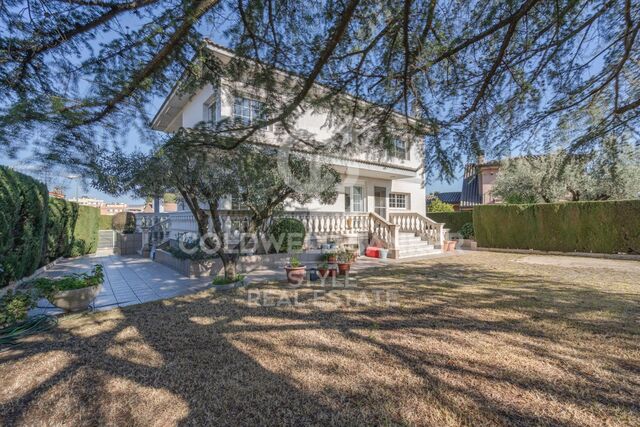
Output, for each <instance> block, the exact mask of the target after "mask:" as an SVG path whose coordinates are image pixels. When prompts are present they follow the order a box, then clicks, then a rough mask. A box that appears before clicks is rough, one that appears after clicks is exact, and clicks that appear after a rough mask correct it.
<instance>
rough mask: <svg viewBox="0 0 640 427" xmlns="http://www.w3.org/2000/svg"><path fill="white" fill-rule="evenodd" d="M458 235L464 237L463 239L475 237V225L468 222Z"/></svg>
mask: <svg viewBox="0 0 640 427" xmlns="http://www.w3.org/2000/svg"><path fill="white" fill-rule="evenodd" d="M458 233H460V234H461V235H462V238H463V239H471V238H472V237H473V224H472V223H470V222H467V223H466V224H464V225H463V226H462V228H460V230H459V231H458Z"/></svg>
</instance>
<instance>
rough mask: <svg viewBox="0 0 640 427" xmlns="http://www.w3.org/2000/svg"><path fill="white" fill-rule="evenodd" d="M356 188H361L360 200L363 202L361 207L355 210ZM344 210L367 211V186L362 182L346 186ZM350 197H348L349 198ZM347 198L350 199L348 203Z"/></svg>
mask: <svg viewBox="0 0 640 427" xmlns="http://www.w3.org/2000/svg"><path fill="white" fill-rule="evenodd" d="M354 187H355V188H359V189H360V197H361V199H360V202H361V207H360V209H358V210H354V209H353V200H354V197H353V195H354V191H353V189H354ZM344 196H345V199H344V211H345V212H348V213H362V212H366V211H367V194H366V188H365V186H364V185H362V184H357V185H352V186H349V187H344ZM347 197H348V199H347ZM347 200H348V201H349V202H348V203H347Z"/></svg>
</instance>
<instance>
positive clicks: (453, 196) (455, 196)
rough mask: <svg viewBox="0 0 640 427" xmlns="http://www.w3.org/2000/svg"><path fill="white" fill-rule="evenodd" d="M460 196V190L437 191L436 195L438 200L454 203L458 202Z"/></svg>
mask: <svg viewBox="0 0 640 427" xmlns="http://www.w3.org/2000/svg"><path fill="white" fill-rule="evenodd" d="M461 196H462V193H461V192H460V191H449V192H446V193H437V194H436V197H438V199H440V201H442V202H445V203H450V204H454V205H457V204H459V203H460V198H461Z"/></svg>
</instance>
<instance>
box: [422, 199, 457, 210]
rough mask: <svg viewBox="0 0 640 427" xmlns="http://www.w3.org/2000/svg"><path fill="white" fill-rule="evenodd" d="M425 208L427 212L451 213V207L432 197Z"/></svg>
mask: <svg viewBox="0 0 640 427" xmlns="http://www.w3.org/2000/svg"><path fill="white" fill-rule="evenodd" d="M427 208H428V209H427V210H428V211H429V212H453V205H451V204H449V203H445V202H443V201H442V200H440V199H438V197H434V198H433V199H432V200H431V203H430V204H429V206H427Z"/></svg>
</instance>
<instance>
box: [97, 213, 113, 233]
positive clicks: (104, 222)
mask: <svg viewBox="0 0 640 427" xmlns="http://www.w3.org/2000/svg"><path fill="white" fill-rule="evenodd" d="M112 221H113V215H100V224H99V225H100V227H99V229H100V230H113V224H112Z"/></svg>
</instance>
